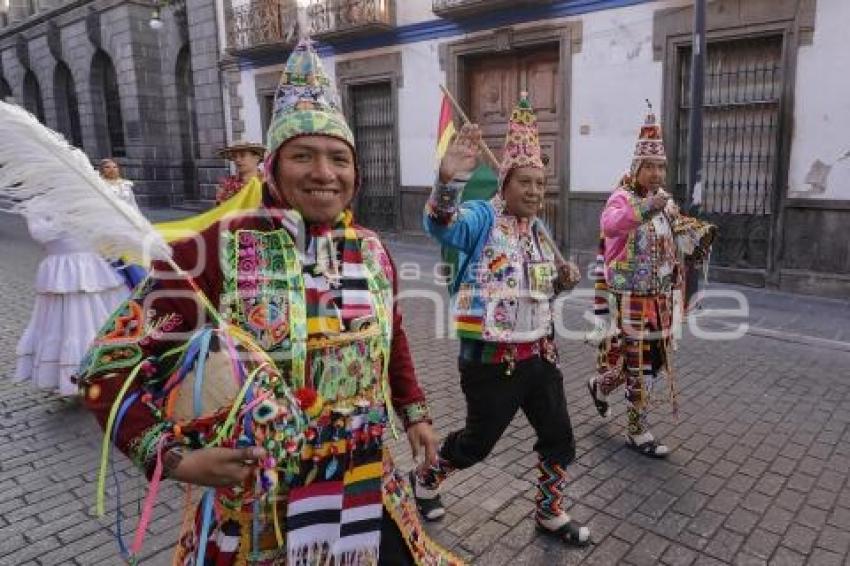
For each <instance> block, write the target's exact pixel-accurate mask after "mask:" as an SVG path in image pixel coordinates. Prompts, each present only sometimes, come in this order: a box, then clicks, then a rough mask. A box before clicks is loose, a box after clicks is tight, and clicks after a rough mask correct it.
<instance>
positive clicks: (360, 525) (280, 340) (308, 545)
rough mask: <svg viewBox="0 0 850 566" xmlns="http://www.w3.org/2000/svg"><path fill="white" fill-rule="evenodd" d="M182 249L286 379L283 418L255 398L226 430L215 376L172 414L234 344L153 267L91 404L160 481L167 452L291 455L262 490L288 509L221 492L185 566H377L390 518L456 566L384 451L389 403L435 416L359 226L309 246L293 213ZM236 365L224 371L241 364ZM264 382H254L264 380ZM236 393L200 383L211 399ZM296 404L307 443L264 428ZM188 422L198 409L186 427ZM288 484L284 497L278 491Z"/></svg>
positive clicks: (96, 371)
mask: <svg viewBox="0 0 850 566" xmlns="http://www.w3.org/2000/svg"><path fill="white" fill-rule="evenodd" d="M266 199H267V197H266ZM299 226H300V227H299ZM305 232H309V235H308V234H307V233H305ZM173 248H174V260H175V261H176V262H177V264H178V265H180V266H181V267H182V268H183V269H185V270H186V271H188V272H189V273H191V274H192V275H193V276H194V279H195V281H196V282H197V285H198V286H199V287H200V289H201V290H202V291H203V293H204V294H205V295H206V296H207V297H209V298H210V299H211V301H212V302H213V303H214V306H215V307H216V308H217V309H218V310H219V311H220V312H221V314H222V315H223V316H224V317H225V319H226V320H228V321H229V323H230V324H231V325H233V326H235V327H236V328H237V330H239V331H243V332H245V333H247V334H248V335H250V336H251V337H252V338H253V340H254V341H255V343H256V344H259V345H260V346H261V347H262V350H264V351H265V352H266V353H267V354H268V356H269V357H270V358H271V359H272V360H273V361H274V364H275V365H276V369H277V370H279V371H280V374H281V375H282V376H284V378H285V383H284V384H278V385H277V386H275V389H274V391H273V392H267V394H269V393H272V394H274V395H275V396H277V397H278V398H279V399H280V400H281V403H279V404H278V403H269V402H267V401H264V400H263V399H262V398H260V397H259V396H257V395H256V394H257V390H251V389H249V391H253V394H254V395H255V397H256V398H254V399H247V398H246V399H244V405H243V406H245V407H247V408H246V409H245V411H247V412H240V413H239V415H241V416H237V417H236V420H235V421H233V420H232V419H229V420H227V421H225V422H228V423H229V424H226V425H222V421H223V420H224V417H225V415H226V413H227V411H224V412H222V411H212V410H210V409H214V408H215V407H211V408H210V409H207V408H206V405H204V407H203V410H201V408H199V405H200V404H201V402H200V400H201V398H202V397H203V399H204V402H206V400H207V398H208V397H207V395H206V394H207V391H206V390H204V391H201V389H202V387H201V386H200V385H199V384H198V380H199V379H201V380H204V379H206V380H210V379H212V378H213V377H214V375H210V376H208V377H206V378H203V377H201V378H198V377H197V376H196V377H195V378H194V379H195V382H194V395H193V393H192V391H193V387H192V384H190V387H189V388H188V393H187V395H188V399H189V400H188V402H186V401H185V400H183V398H182V397H181V396H180V394H176V395H175V399H176V400H173V399H172V398H171V396H170V395H168V392H169V391H170V390H169V387H170V384H171V383H172V382H173V381H174V380H175V379H176V378H175V376H179V375H181V372H183V373H185V371H184V370H185V369H186V367H187V366H189V365H192V362H191V360H190V355H191V353H192V352H197V350H198V349H200V350H201V351H202V352H204V353H205V352H207V351H209V352H210V355H209V357H206V356H204V355H203V354H202V355H201V356H198V357H197V361H196V362H195V363H194V365H192V367H194V368H195V371H196V374H199V375H200V374H203V372H204V370H203V369H201V366H202V363H203V362H202V360H204V359H206V363H207V365H213V366H215V365H216V364H217V362H216V360H217V358H216V356H215V355H214V354H215V353H216V352H224V353H225V354H226V353H227V352H228V350H227V346H226V345H224V344H222V342H224V341H225V340H223V339H221V338H220V337H218V336H217V335H214V334H212V332H211V331H210V330H208V328H209V326H208V325H207V322H206V320H205V319H206V317H205V316H204V310H203V307H202V306H201V305H200V304H198V301H197V299H196V296H195V294H194V293H193V292H192V290H191V288H190V287H189V286H188V284H187V283H186V280H185V279H184V278H183V277H181V276H179V275H176V274H175V273H174V272H173V271H172V270H171V269H170V268H169V267H168V266H167V265H161V264H155V265H154V269H153V275H152V277H151V278H149V279H148V280H147V281H146V282H145V283H144V284H143V285H141V286H140V288H139V289H137V291H136V293H135V294H134V296H133V297H132V298H131V299H130V300H129V301H128V302H127V303H126V304H125V305H124V306H123V307H122V308H121V309H119V311H117V312H116V313H115V314H114V315H113V317H112V319H111V320H110V322H109V323H108V324H107V325H106V327H105V328H104V329H103V330H102V332H101V335H100V336H99V337H98V339H97V340H96V341H95V345H94V347H93V348H92V351H91V352H90V354H89V357H88V360H87V361H86V362H84V365H83V367H82V368H81V373H80V376H79V380H80V385H81V394H82V396H83V399H84V402H85V404H86V405H87V406H88V408H90V409H91V410H92V411H93V412H94V414H95V416H96V417H97V419H98V421H99V422H100V423H101V425H102V426H104V427H105V428H106V429H107V430H109V427H110V425H111V424H112V420H113V418H115V413H114V409H113V408H112V407H113V405H114V404H115V402H116V400H118V401H120V402H121V409H120V411H118V415H119V416H118V420H120V423H118V424H116V425H115V426H114V427H113V431H114V432H113V438H114V441H115V444H116V445H117V446H118V447H119V448H120V449H121V450H122V451H123V452H124V453H125V454H127V455H128V456H129V457H130V458H131V459H132V460H133V461H134V462H135V463H136V464H137V465H138V466H139V467H141V468H142V469H143V470H145V471H146V473H147V474H148V476H149V477H151V476H153V475H155V472H156V470H155V468H157V461H158V458H159V457H160V454H161V450H162V446H163V445H168V444H170V443H174V442H179V443H182V444H184V445H186V446H188V447H189V448H200V447H203V446H206V445H209V444H210V440H211V439H212V438H214V437H215V436H216V435H219V436H221V435H224V437H227V435H228V433H229V431H232V430H234V429H235V430H237V431H241V432H239V433H238V435H239V437H238V440H237V441H236V442H235V444H234V443H232V442H231V441H229V440H226V441H224V442H223V443H221V445H223V446H239V445H241V443H242V441H243V439H245V441H246V442H247V441H250V440H251V439H252V438H253V439H254V440H253V441H252V442H251V443H252V444H253V443H256V444H259V445H262V446H264V447H266V448H267V450H269V452H270V453H272V452H273V451H274V450H275V449H276V450H278V451H280V453H281V454H282V456H281V457H280V459H279V460H277V463H276V464H274V463H273V464H272V466H274V467H273V468H272V469H270V470H266V471H264V472H263V474H262V478H261V479H262V483H263V486H264V487H265V488H268V486H272V487H271V488H270V489H272V490H273V493H278V495H276V496H274V497H273V498H272V499H270V500H268V501H266V500H264V505H265V506H264V508H263V509H262V510H258V509H257V508H254V507H252V503H251V502H250V501H247V500H245V499H244V493H243V491H242V490H240V489H220V490H215V499H216V500H217V503H216V504H215V506H209V507H210V509H212V508H213V507H214V508H215V510H216V511H215V513H212V514H210V513H209V512H207V511H203V510H202V508H203V506H202V507H201V508H199V511H198V512H199V514H198V520H197V521H196V522H195V524H194V525H190V531H189V532H185V533H182V534H181V537H180V546H179V549H178V557H179V559H180V561H179V562H175V563H180V564H196V563H201V564H203V563H204V561H203V560H202V558H204V557H206V558H207V559H208V560H210V559H211V560H213V561H214V563H215V564H216V565H219V564H222V565H224V564H245V563H251V564H284V563H293V564H294V563H296V559H297V560H298V561H297V563H299V564H301V563H303V564H305V565H308V564H314V563H319V562H321V561H322V560H324V559H326V558H327V556H325V557H323V556H322V554H321V552H325V555H327V554H333V555H334V556H336V557H337V559H338V560H341V561H343V562H345V563H346V564H349V563H350V564H361V563H362V564H366V563H370V564H371V562H370V560H371V559H372V558H374V557H375V556H376V555H377V552H378V547H379V541H380V530H381V529H380V522H381V517H382V514H383V512H384V509H386V512H387V513H388V514H389V515H390V516H391V517H392V518H393V520H395V522H396V523H397V524H398V526H399V528H400V530H401V532H402V534H403V536H404V538H405V540H406V542H407V543H408V546H409V547H410V549H411V551H412V553H413V555H414V556H415V557H416V559H417V563H421V564H445V565H453V564H460V562H459V561H457V560H456V559H455V558H454V557H452V556H451V555H449V554H448V553H446V552H445V551H443V550H442V549H440V548H439V547H438V546H436V545H435V544H434V543H433V542H432V541H431V540H430V539H429V538H428V537H427V535H426V534H425V533H424V531H423V530H422V528H421V525H420V524H419V522H418V519H417V517H418V515H417V513H416V509H415V503H414V502H413V501H412V498H411V497H410V495H409V490H408V488H407V487H406V484H405V480H404V479H403V478H402V477H401V475H400V473H399V472H398V471H397V470H396V469H395V467H394V465H393V464H392V460H391V458H390V456H389V453H388V451H387V450H386V449H385V448H384V447H383V440H382V437H383V432H384V429H385V426H387V425H388V418H391V417H390V415H389V413H390V410H391V407H390V406H387V405H386V403H385V400H386V399H391V404H392V406H393V407H394V408H395V409H396V411H397V412H398V413H399V415H400V416H401V418H402V419H403V421H404V424H405V426H410V425H411V424H413V423H416V422H421V421H423V420H428V419H429V413H428V408H427V405H426V404H425V398H424V395H423V392H422V390H421V388H420V387H419V385H418V383H417V380H416V376H415V373H414V369H413V364H412V361H411V356H410V351H409V346H408V341H407V336H406V334H405V332H404V329H403V327H402V318H401V312H400V311H399V309H398V308H397V307H395V306H394V304H393V297H394V293H395V287H396V279H395V269H394V267H393V264H392V262H391V261H390V258H389V255H388V254H387V252H386V250H385V249H384V247H383V245H382V244H381V243H380V242H379V241H378V239H377V237H376V236H375V235H374V234H373V233H371V232H369V231H368V230H365V229H363V228H360V227H358V226H356V225H354V224H352V223H351V215H350V213H345V215H343V217H342V218H341V219H340V222H339V224H338V225H337V226H336V227H334V230H333V231H329V230H328V229H327V228H325V229H315V228H311V229H309V230H306V229H305V228H304V225H303V223H301V222H300V217H299V216H298V215H297V213H295V212H293V211H283V212H280V211H273V210H272V209H270V208H267V207H266V206H263V207H261V208H260V209H258V210H254V211H244V212H242V213H240V214H239V215H237V216H235V217H231V218H225V219H222V220H221V221H219V222H217V223H216V224H214V225H212V226H211V227H210V228H209V229H207V230H205V231H204V232H203V233H202V234H201V235H200V237H199V238H197V239H193V240H184V241H180V242H177V243H175V244H174V245H173ZM187 343H188V346H187ZM229 351H230V352H231V355H229V356H228V355H224V358H225V360H228V359H229V361H226V362H225V363H224V366H225V367H229V366H230V365H231V363H232V360H233V359H234V358H236V357H238V356H237V355H236V354H237V352H235V351H234V350H232V349H231V350H229ZM187 360H189V361H187ZM218 365H221V364H218ZM249 369H250V368H249ZM261 369H262V368H257V369H256V371H253V372H252V373H251V376H250V377H249V379H251V378H256V379H257V380H259V379H261V378H262V377H263V375H264V373H263V372H262V371H261ZM257 371H260V373H259V374H257V373H256V372H257ZM242 377H243V379H244V377H245V376H244V375H243V376H242ZM134 380H135V381H134ZM225 382H226V380H225ZM225 382H216V381H213V382H212V384H211V385H210V384H207V383H204V381H201V383H202V384H203V385H204V386H207V385H210V387H212V386H213V385H217V384H219V383H221V384H224V383H225ZM385 382H388V385H389V391H387V390H386V389H385V385H386V383H385ZM287 386H288V387H287ZM222 388H225V389H226V387H225V385H222ZM122 389H123V390H122ZM293 393H294V397H295V398H296V399H297V402H298V404H300V405H301V408H302V409H303V411H304V415H305V418H307V419H308V422H307V423H306V426H305V427H304V429H303V430H302V431H301V432H298V433H297V436H296V432H295V431H294V429H293V428H292V427H291V426H290V425H288V424H287V423H288V422H290V421H286V420H281V421H280V422H281V425H280V426H275V427H274V428H269V427H265V428H263V425H264V424H265V423H267V422H269V421H270V420H273V419H274V418H276V416H280V412H281V411H283V413H286V407H287V405H286V400H287V399H289V400H292V398H293ZM193 397H194V403H193V402H192V400H193ZM213 397H214V396H213ZM230 402H231V403H232V399H231V401H230ZM175 406H176V407H177V409H175ZM181 406H188V409H184V410H183V413H180V407H181ZM248 408H250V409H248ZM193 410H194V414H193ZM293 410H294V409H293ZM111 411H113V413H112V415H111V414H110V412H111ZM293 414H294V413H293ZM175 415H180V417H178V416H175ZM187 415H188V416H187ZM283 416H284V417H285V416H286V415H285V414H284V415H283ZM181 419H182V420H181ZM116 422H117V421H116ZM291 422H296V421H291ZM222 426H223V427H224V428H222ZM228 427H230V428H228ZM234 427H235V428H234ZM261 432H262V433H263V436H262V437H261V436H260V433H261ZM213 443H214V442H213ZM154 481H155V480H154ZM278 484H281V486H282V487H280V488H277V487H274V486H276V485H278ZM152 485H153V484H152ZM283 494H285V496H284V495H283ZM271 501H274V503H270V502H271ZM204 513H206V514H204ZM258 513H259V515H258ZM329 517H330V519H329ZM334 517H335V518H334ZM201 533H206V534H207V535H208V536H207V537H206V538H204V535H203V534H201ZM199 540H205V541H207V542H206V543H205V544H201V543H199ZM323 548H324V550H323V551H322V550H321V549H323ZM317 549H318V552H319V554H316V552H317ZM287 561H288V562H287ZM302 561H303V562H302ZM210 563H213V562H210Z"/></svg>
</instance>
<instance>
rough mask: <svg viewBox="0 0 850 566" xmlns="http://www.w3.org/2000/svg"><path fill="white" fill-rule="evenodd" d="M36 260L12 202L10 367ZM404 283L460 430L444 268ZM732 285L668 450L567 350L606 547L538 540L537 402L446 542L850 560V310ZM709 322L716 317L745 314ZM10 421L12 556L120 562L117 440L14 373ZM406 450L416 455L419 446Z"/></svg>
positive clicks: (595, 512)
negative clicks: (600, 399) (601, 409)
mask: <svg viewBox="0 0 850 566" xmlns="http://www.w3.org/2000/svg"><path fill="white" fill-rule="evenodd" d="M393 248H394V251H395V259H396V262H397V263H399V264H400V265H402V266H403V267H404V268H405V270H407V271H408V272H409V271H410V270H411V269H412V266H413V264H414V263H419V264H421V265H422V269H423V272H426V273H431V271H430V270H431V268H432V266H433V261H434V257H433V253H432V252H431V248H429V247H426V248H423V247H421V246H414V245H410V244H399V245H395V246H393ZM39 258H40V251H39V250H38V249H37V247H36V246H35V245H34V244H32V243H31V242H30V241H29V240H28V239H27V238H26V232H25V228H24V227H23V224H22V223H21V222H20V220H19V219H17V218H16V217H13V216H11V215H8V214H5V213H2V212H0V265H2V271H0V289H2V291H3V293H2V295H0V312H2V313H3V317H2V318H0V376H4V377H5V376H8V375H9V374H10V373H11V372H12V371H13V366H14V348H15V343H16V341H17V338H18V336H19V335H20V332H21V330H22V329H23V327H24V326H25V324H26V321H27V317H28V314H29V308H30V305H31V302H32V289H31V283H32V279H33V276H34V271H35V268H36V265H37V262H38V260H39ZM404 289H405V290H406V291H408V293H410V291H411V290H414V289H418V290H420V293H419V294H420V295H422V294H423V293H421V291H425V293H427V295H426V298H422V296H420V297H418V298H417V297H414V296H412V295H408V296H407V298H405V299H403V303H404V309H405V311H404V312H405V317H406V321H407V324H406V326H407V330H408V333H409V335H410V338H411V342H412V346H413V352H414V357H415V360H416V363H417V368H418V371H419V376H420V380H421V382H422V383H423V385H424V387H425V389H426V392H427V393H428V396H429V400H430V403H431V406H432V408H433V411H434V415H435V425H436V427H437V430H438V432H439V433H440V435H445V434H446V433H447V432H449V431H450V430H452V429H454V428H457V427H459V426H461V425H462V423H463V419H464V414H465V409H464V401H463V397H462V395H461V392H460V387H459V384H458V377H457V369H456V363H455V359H454V358H455V355H456V344H455V343H454V342H453V341H452V340H449V339H448V338H446V337H444V336H445V333H446V331H445V327H446V325H447V324H448V323H447V317H446V316H445V312H444V311H443V310H441V309H440V308H435V307H434V301H436V300H440V297H442V296H443V292H442V289H441V288H440V287H439V286H438V285H437V284H435V283H434V282H433V276H430V277H423V278H422V279H421V280H418V281H412V282H406V283H405V285H404ZM728 289H730V290H740V291H742V292H744V294H745V296H747V297H748V298H749V299H750V302H751V305H752V311H751V313H750V316H749V322H750V323H751V325H752V328H751V330H750V333H748V334H747V335H746V336H744V337H742V338H740V339H738V340H734V341H728V342H712V341H706V340H698V339H696V338H694V337H693V336H691V335H686V336H685V337H684V339H683V340H682V342H681V345H680V350H679V352H678V355H677V360H678V363H677V366H676V369H677V373H678V380H679V381H678V383H679V388H680V396H679V400H680V405H681V410H680V413H679V416H678V419H676V418H675V417H674V416H673V415H672V414H671V412H670V410H669V408H668V407H667V406H666V405H665V406H661V407H659V408H657V409H656V410H655V412H654V413H653V416H652V422H653V425H654V430H655V432H656V434H657V435H659V436H660V437H661V438H663V439H664V440H665V441H666V442H667V443H668V444H669V445H670V446H671V447H672V448H673V449H674V451H673V454H672V455H671V457H670V459H669V461H667V462H655V461H649V460H646V459H643V458H641V457H639V456H637V455H636V454H634V453H632V452H630V451H628V450H626V449H625V448H624V446H623V441H622V428H623V425H624V408H623V403H622V401H620V400H618V401H617V402H616V403H615V405H614V416H613V417H612V419H611V420H610V421H608V422H605V421H603V420H601V419H600V418H599V417H598V416H597V415H596V413H595V411H594V409H593V407H592V405H591V403H590V400H589V398H588V396H587V394H586V390H585V386H584V382H585V379H586V378H587V376H588V375H590V373H591V372H592V367H593V358H594V355H593V350H592V349H591V348H590V347H589V346H587V345H584V344H582V343H581V342H580V341H569V342H566V341H564V342H563V343H562V344H561V353H562V361H561V367H562V369H563V372H564V375H565V390H566V393H567V397H568V402H569V407H570V411H571V415H572V419H573V426H574V429H575V434H576V439H577V447H578V458H577V460H576V463H575V464H574V465H573V466H571V467H570V473H571V475H572V478H573V481H572V483H571V485H570V487H569V491H568V498H569V507H570V510H571V512H572V513H573V515H574V516H576V517H577V518H578V519H580V520H582V521H587V522H588V523H589V524H590V526H591V528H592V532H593V538H594V541H595V543H596V544H595V545H594V546H592V547H590V548H588V549H585V550H574V549H568V548H565V547H562V546H560V545H558V544H557V543H554V542H552V541H550V540H548V539H544V538H541V537H539V536H537V535H536V534H535V533H534V530H533V524H532V522H531V521H530V520H529V516H530V513H531V511H532V509H533V497H534V491H533V482H534V465H535V462H536V458H535V456H534V455H533V454H532V453H531V445H532V444H533V437H534V434H533V431H532V430H531V428H530V426H529V425H528V422H527V421H526V419H525V417H524V416H522V415H519V416H518V417H517V418H516V419H515V421H514V423H513V424H512V425H511V427H510V428H509V429H508V431H507V433H506V435H505V436H504V438H503V439H502V440H501V441H500V442H499V443H498V444H497V446H496V448H495V450H494V452H493V454H492V455H491V456H490V457H489V458H488V459H487V460H486V461H485V462H484V463H482V464H479V465H478V466H476V467H474V468H472V469H470V470H467V471H464V472H461V473H459V474H457V475H456V476H454V477H452V478H451V479H450V480H449V481H448V482H447V484H446V488H447V489H446V495H445V501H446V503H447V504H448V515H447V517H446V519H445V520H444V521H443V522H441V523H439V524H437V525H434V526H433V528H431V531H432V532H433V533H434V535H435V536H436V538H437V539H438V540H440V541H442V542H443V543H444V544H446V545H447V546H449V547H451V548H452V549H453V550H454V551H455V552H457V553H458V554H459V555H461V556H463V557H465V558H467V559H469V560H470V561H472V562H474V563H475V564H482V565H486V566H499V565H502V564H511V565H513V566H519V565H524V564H527V565H538V564H539V565H544V564H545V565H550V564H579V563H581V564H599V565H608V564H611V565H613V564H631V565H635V566H638V565H643V564H668V565H688V564H700V565H709V564H742V565H744V564H746V565H749V564H753V565H756V564H777V565H780V564H805V563H808V564H813V565H817V566H820V565H830V564H836V565H840V564H847V563H848V561H850V555H848V547H850V484H848V473H849V472H848V470H850V371H848V369H847V368H848V367H850V343H848V341H850V338H848V335H847V331H848V325H847V320H848V310H850V306H848V304H847V303H842V302H839V301H828V300H819V299H811V298H801V297H794V296H790V295H782V294H778V293H766V292H763V291H752V290H742V289H737V288H732V287H729V288H728ZM441 304H442V303H441ZM713 305H714V303H709V304H708V306H709V307H711V306H713ZM717 306H720V304H719V303H718V304H717ZM583 309H584V305H583V304H582V303H581V301H579V300H571V301H568V302H567V303H566V320H567V322H569V323H570V324H571V325H572V327H575V328H581V327H582V326H581V322H580V317H581V314H582V311H583ZM703 316H704V317H705V318H706V320H707V322H706V323H705V325H706V326H707V327H708V328H711V329H715V330H718V329H722V328H725V327H726V326H728V325H730V324H732V322H731V321H725V322H724V321H717V320H713V319H712V320H708V319H710V315H703ZM441 317H442V322H443V323H442V324H441V325H439V326H437V327H436V328H435V320H439V319H440V318H441ZM701 318H702V317H701ZM437 328H441V329H443V330H442V331H441V332H438V331H437V330H436V329H437ZM435 336H437V337H435ZM0 414H2V417H3V419H2V421H0V451H2V458H0V564H2V565H7V564H8V565H23V564H78V565H94V564H118V563H120V560H119V558H118V555H117V552H116V547H115V544H114V541H113V538H112V535H111V532H110V529H112V528H113V520H114V515H115V504H114V493H115V492H114V488H112V487H110V492H109V493H110V494H109V495H108V497H107V501H108V514H107V516H106V517H105V518H104V519H97V518H95V517H94V516H93V512H92V508H93V504H94V482H95V475H96V469H97V465H98V460H99V446H100V439H101V434H100V432H99V430H98V428H97V427H96V426H95V424H94V422H93V419H92V418H91V417H90V416H89V415H87V414H85V413H84V412H83V411H82V410H81V409H80V408H79V406H78V405H77V404H75V403H72V402H66V401H61V400H59V399H57V398H55V397H54V396H52V395H50V394H47V393H42V392H39V391H37V390H34V389H32V388H31V387H29V386H26V385H16V384H11V383H10V382H8V381H7V380H0ZM394 448H395V452H396V454H397V460H398V461H399V462H400V463H401V464H402V465H403V466H409V465H410V456H409V454H408V453H407V449H406V447H405V446H404V445H403V443H401V442H396V443H394ZM116 470H117V471H116V473H117V476H118V478H119V480H120V482H121V485H122V498H123V505H122V507H121V512H122V515H124V516H125V517H126V521H125V523H124V527H125V531H130V532H129V534H127V535H125V536H127V537H128V538H132V527H134V525H135V518H136V517H137V515H138V510H139V505H140V500H141V498H143V497H144V494H145V484H144V480H143V479H142V478H141V477H140V476H139V475H138V474H137V473H136V472H135V471H134V470H133V469H132V468H131V466H130V465H129V463H128V462H127V461H126V460H125V459H124V458H123V457H118V458H116ZM182 497H183V496H182V493H181V491H180V490H178V489H177V488H176V486H170V487H169V488H167V489H166V491H165V492H164V493H163V494H162V495H161V496H160V503H159V504H158V506H157V509H156V520H155V521H154V522H153V524H152V525H151V532H150V534H149V537H148V540H147V541H146V547H145V548H146V550H145V555H144V556H145V560H144V562H143V563H144V564H151V565H165V564H169V563H170V562H169V558H170V554H169V548H170V546H171V545H172V544H173V542H174V538H175V532H176V528H177V525H178V524H179V523H180V521H181V518H182V517H181V510H182V508H183V502H182Z"/></svg>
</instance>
